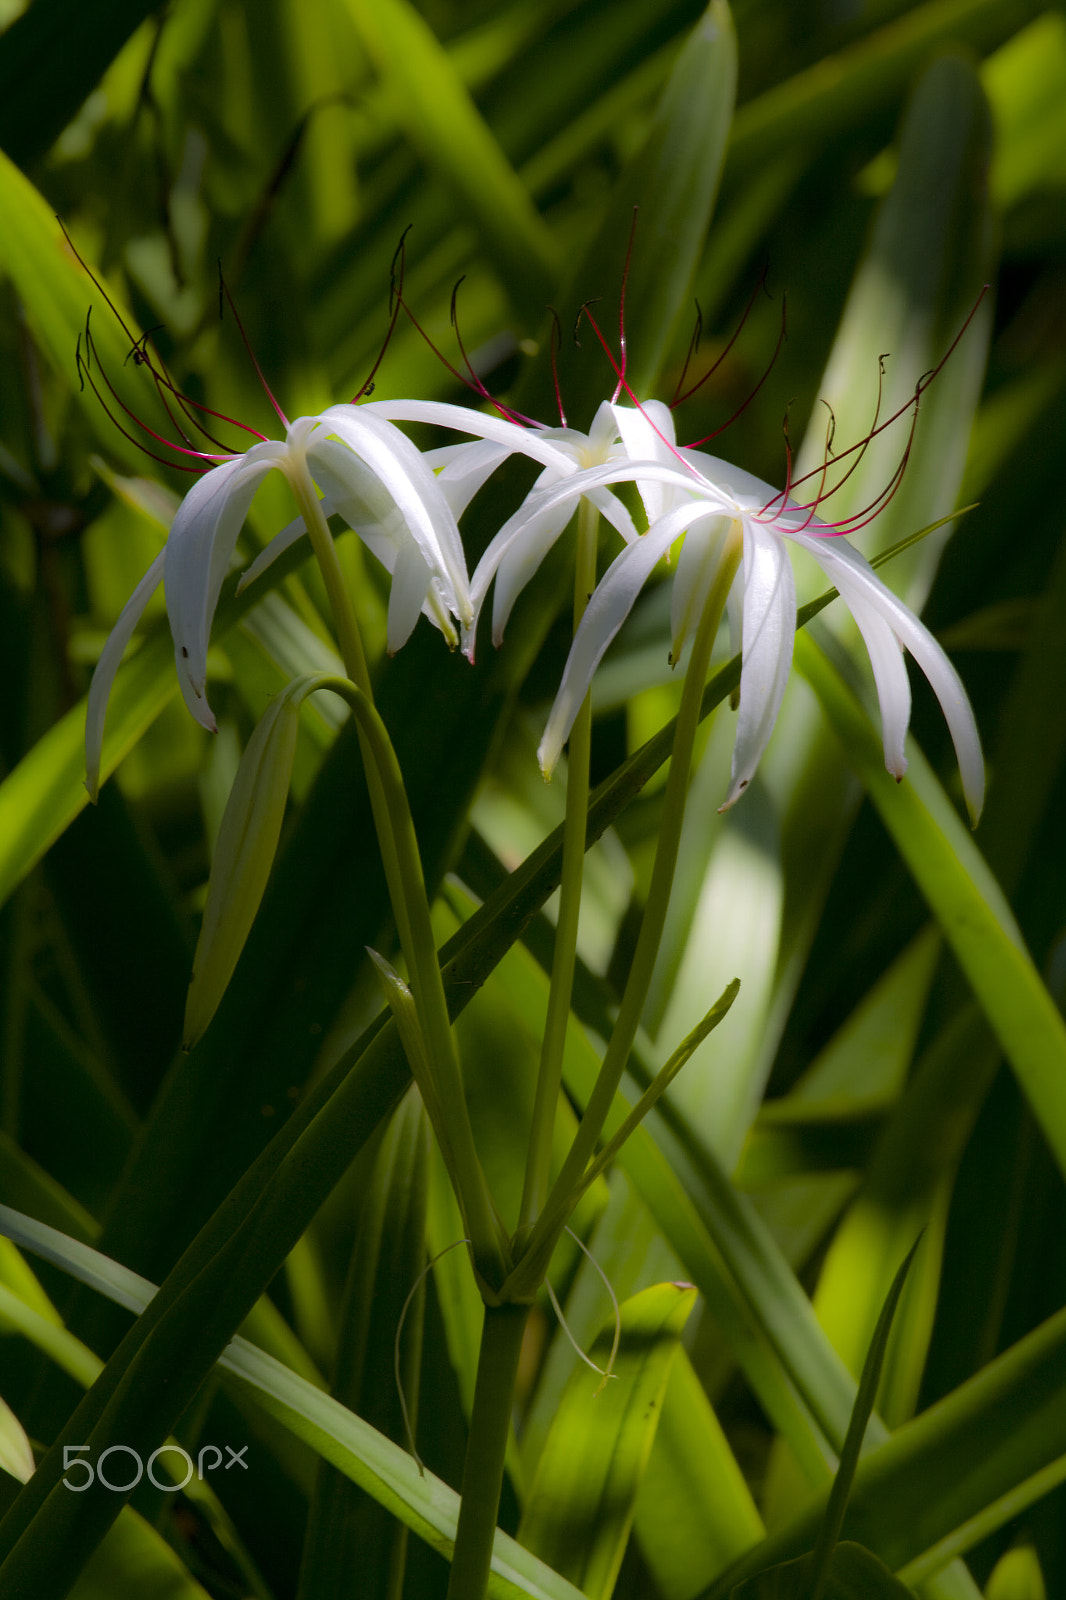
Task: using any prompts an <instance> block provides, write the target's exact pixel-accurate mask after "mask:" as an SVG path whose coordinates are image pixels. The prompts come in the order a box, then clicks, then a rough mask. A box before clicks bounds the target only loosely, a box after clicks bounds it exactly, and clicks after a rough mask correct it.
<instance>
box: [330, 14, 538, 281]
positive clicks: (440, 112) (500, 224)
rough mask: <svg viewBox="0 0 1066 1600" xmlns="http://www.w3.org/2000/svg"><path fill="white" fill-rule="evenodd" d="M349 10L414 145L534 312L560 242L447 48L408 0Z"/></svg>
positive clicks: (503, 276)
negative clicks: (491, 129) (458, 201)
mask: <svg viewBox="0 0 1066 1600" xmlns="http://www.w3.org/2000/svg"><path fill="white" fill-rule="evenodd" d="M347 9H348V11H349V13H350V15H351V18H352V21H353V23H354V24H355V27H356V28H357V29H358V31H359V34H360V36H361V38H362V40H363V42H364V44H365V45H366V48H367V50H368V51H369V53H370V55H371V57H372V58H373V59H374V61H375V62H376V64H377V67H378V70H379V72H380V73H381V75H382V77H383V79H384V80H385V82H386V84H387V85H388V88H389V90H390V98H391V100H392V104H393V109H394V111H395V114H396V117H397V119H398V121H400V122H401V124H402V125H403V126H404V127H405V128H406V131H407V133H408V135H409V136H410V138H411V140H412V143H413V144H414V145H415V146H416V148H417V149H418V150H419V151H420V152H421V154H422V157H423V159H424V160H425V161H426V162H427V163H428V164H429V165H430V167H432V168H433V169H435V171H436V172H437V173H438V174H439V175H440V177H441V178H442V179H443V180H444V182H445V183H446V184H447V185H448V187H449V188H451V189H452V190H453V192H455V193H456V194H457V196H458V197H459V199H460V200H461V202H462V204H463V206H464V207H465V209H466V211H467V213H468V214H469V216H470V218H471V219H472V220H473V221H474V223H475V224H476V226H477V227H478V229H479V230H480V232H481V234H482V237H483V239H484V242H485V245H486V248H487V249H488V251H489V252H490V254H491V255H492V256H493V257H494V258H495V261H496V265H497V270H498V271H499V273H500V276H501V278H502V279H503V281H504V282H505V283H506V284H508V285H510V286H513V287H514V289H515V290H517V293H518V296H519V298H520V300H521V301H522V302H525V306H526V307H530V306H531V307H535V308H536V309H537V310H539V308H540V306H541V305H542V304H543V302H544V298H545V296H546V295H549V294H550V293H551V292H552V289H553V287H554V283H555V277H556V272H557V267H558V262H559V259H560V257H559V251H558V247H557V246H556V243H555V241H554V239H553V238H552V236H551V234H550V232H549V231H548V228H547V225H546V224H545V223H544V222H543V221H542V220H541V218H540V216H539V215H538V213H537V211H536V209H535V207H534V205H533V202H532V201H531V199H530V197H529V192H528V190H527V189H526V188H525V185H524V184H523V183H522V181H521V179H520V178H519V177H518V175H517V174H516V173H515V171H514V169H513V168H512V167H511V166H510V164H509V162H508V161H507V158H506V157H505V156H504V154H503V152H502V150H501V149H500V147H499V145H498V144H497V142H496V140H495V138H494V136H493V134H492V132H491V131H490V129H489V128H488V126H487V125H486V123H485V122H484V121H483V120H482V118H481V115H480V113H479V112H478V110H477V108H476V107H475V105H474V103H473V101H472V100H471V98H470V95H469V93H468V91H467V89H466V87H465V85H464V84H463V82H462V80H461V79H460V77H459V75H458V73H457V72H456V69H455V66H454V64H453V62H452V60H451V57H450V56H449V55H448V52H447V51H446V50H445V49H444V48H443V47H442V46H441V45H440V43H439V42H438V41H437V39H436V37H435V35H434V34H433V32H432V31H431V29H430V27H429V25H428V23H427V22H426V21H425V20H424V19H423V17H422V16H421V15H420V13H419V12H418V11H416V10H415V8H414V6H413V5H410V4H409V3H408V0H347Z"/></svg>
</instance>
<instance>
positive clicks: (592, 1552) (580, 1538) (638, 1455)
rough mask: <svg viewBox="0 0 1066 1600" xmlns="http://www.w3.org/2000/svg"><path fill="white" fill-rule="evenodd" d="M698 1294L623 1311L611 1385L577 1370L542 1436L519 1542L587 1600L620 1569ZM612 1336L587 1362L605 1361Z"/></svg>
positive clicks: (671, 1293) (670, 1294) (649, 1299)
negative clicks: (667, 1391) (668, 1385)
mask: <svg viewBox="0 0 1066 1600" xmlns="http://www.w3.org/2000/svg"><path fill="white" fill-rule="evenodd" d="M695 1295H696V1292H695V1290H694V1289H693V1288H691V1286H682V1285H678V1284H659V1285H658V1286H657V1287H655V1288H652V1289H645V1290H644V1291H643V1292H642V1293H641V1294H638V1295H634V1297H633V1298H632V1299H631V1300H627V1301H625V1303H624V1304H623V1306H622V1340H621V1344H620V1346H619V1355H618V1359H617V1361H616V1363H615V1367H614V1374H615V1378H616V1379H617V1381H614V1380H612V1381H609V1382H607V1383H606V1384H605V1385H604V1384H602V1383H601V1385H600V1389H602V1393H601V1392H599V1390H598V1389H597V1386H596V1379H595V1377H594V1375H593V1374H592V1373H590V1372H589V1371H588V1369H587V1368H586V1367H578V1368H577V1370H576V1371H575V1372H574V1374H573V1377H572V1378H571V1380H570V1384H569V1386H568V1388H567V1391H566V1394H565V1395H564V1396H563V1401H562V1404H561V1406H560V1408H559V1411H558V1414H557V1416H556V1418H555V1422H554V1424H553V1426H552V1430H551V1432H550V1434H549V1435H548V1438H547V1441H546V1443H545V1445H544V1449H543V1451H542V1452H541V1456H540V1460H539V1462H538V1463H537V1471H536V1476H535V1478H534V1480H533V1486H532V1489H531V1490H530V1496H529V1502H528V1504H527V1506H526V1509H525V1512H524V1514H523V1517H522V1524H521V1527H520V1528H519V1534H518V1537H519V1539H520V1541H521V1542H522V1544H523V1545H525V1546H526V1548H527V1549H530V1550H533V1551H535V1552H536V1553H537V1554H538V1555H539V1556H540V1557H541V1558H542V1559H543V1560H545V1561H546V1562H548V1564H549V1565H550V1566H552V1567H553V1568H554V1569H555V1570H556V1571H557V1572H561V1573H563V1574H564V1576H566V1577H568V1578H570V1579H571V1580H572V1581H573V1583H574V1584H575V1585H578V1586H579V1587H580V1588H581V1590H582V1592H583V1593H584V1594H585V1595H587V1596H589V1597H590V1600H607V1597H608V1596H609V1595H610V1594H611V1591H612V1589H613V1587H614V1581H615V1578H616V1577H617V1576H618V1569H619V1567H620V1566H621V1564H622V1557H623V1555H624V1554H625V1548H626V1543H627V1541H628V1539H629V1530H630V1527H631V1525H632V1521H633V1513H634V1508H635V1504H636V1495H637V1490H638V1488H639V1485H640V1480H641V1478H642V1476H643V1473H644V1468H645V1466H646V1465H647V1461H648V1456H649V1454H650V1451H651V1447H652V1443H653V1441H654V1438H655V1429H656V1427H657V1425H658V1420H659V1411H660V1408H661V1406H662V1397H663V1393H664V1390H665V1388H666V1382H667V1378H668V1377H669V1374H670V1366H671V1363H672V1361H673V1357H674V1354H675V1352H676V1350H677V1346H678V1340H679V1338H680V1336H681V1331H682V1329H683V1328H684V1325H685V1322H686V1321H687V1319H688V1315H689V1312H690V1311H691V1309H692V1305H693V1302H694V1300H695ZM613 1337H614V1329H613V1327H612V1328H611V1329H610V1330H609V1331H608V1332H607V1333H605V1334H604V1335H602V1336H601V1337H600V1339H599V1340H597V1342H596V1345H595V1347H594V1350H593V1359H594V1360H595V1361H596V1363H597V1365H599V1366H600V1367H601V1368H602V1367H603V1366H604V1364H605V1363H606V1361H607V1358H608V1354H609V1351H610V1348H611V1344H612V1341H613Z"/></svg>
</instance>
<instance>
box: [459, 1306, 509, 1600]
mask: <svg viewBox="0 0 1066 1600" xmlns="http://www.w3.org/2000/svg"><path fill="white" fill-rule="evenodd" d="M528 1315H529V1308H528V1306H517V1305H501V1306H486V1307H485V1321H484V1324H483V1326H482V1329H481V1349H480V1352H479V1354H478V1363H477V1380H476V1382H475V1385H474V1409H473V1413H472V1415H471V1418H470V1437H469V1440H468V1441H467V1447H466V1461H465V1462H464V1465H463V1486H462V1503H461V1505H460V1507H459V1525H458V1527H457V1528H456V1530H455V1550H454V1553H453V1555H452V1571H451V1577H450V1579H449V1582H448V1597H447V1600H483V1596H484V1594H485V1591H486V1589H487V1588H488V1582H489V1568H490V1566H491V1563H492V1543H493V1540H494V1538H495V1536H496V1517H497V1515H498V1513H499V1509H500V1490H501V1488H502V1487H503V1468H504V1457H505V1455H506V1452H507V1436H508V1432H509V1429H510V1426H511V1405H512V1401H513V1398H514V1388H515V1379H516V1377H517V1374H518V1357H519V1354H520V1352H521V1349H522V1335H523V1333H524V1332H525V1327H526V1318H527V1316H528Z"/></svg>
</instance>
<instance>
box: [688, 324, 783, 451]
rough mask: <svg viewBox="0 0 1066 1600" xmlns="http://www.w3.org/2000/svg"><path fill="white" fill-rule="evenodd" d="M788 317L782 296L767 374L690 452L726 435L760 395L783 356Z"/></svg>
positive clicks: (708, 375) (691, 445) (695, 443)
mask: <svg viewBox="0 0 1066 1600" xmlns="http://www.w3.org/2000/svg"><path fill="white" fill-rule="evenodd" d="M744 314H745V316H747V312H745V313H744ZM787 316H788V302H787V299H786V297H785V296H784V295H782V297H781V331H780V332H779V333H778V335H777V343H776V344H775V345H774V353H773V355H772V356H771V357H770V360H769V361H768V362H767V365H766V370H765V372H764V373H763V375H762V377H761V378H760V379H759V381H758V383H757V384H756V385H755V387H754V389H753V390H752V391H751V393H750V394H749V395H748V397H747V399H746V400H744V401H742V402H741V404H740V405H739V406H738V407H737V409H736V410H735V411H734V412H733V415H732V416H731V417H729V418H728V419H727V421H725V422H723V423H722V424H721V426H720V427H717V428H712V430H711V432H710V433H708V434H705V435H704V437H703V438H702V439H697V440H696V441H695V442H694V443H693V444H690V445H688V446H687V448H688V449H689V450H699V449H700V447H701V446H702V445H705V444H709V443H710V441H711V440H712V439H717V437H718V435H719V434H720V433H724V432H725V431H726V429H727V428H731V427H732V426H733V424H734V422H735V421H736V420H737V418H738V417H739V416H742V415H743V413H744V412H745V411H746V410H747V409H748V407H749V406H750V405H751V402H752V401H753V400H754V399H755V396H756V395H757V394H758V392H759V390H760V389H761V388H762V386H763V384H764V383H765V382H766V380H767V378H768V377H769V376H770V374H771V372H772V371H773V370H774V366H775V364H776V362H777V358H778V356H779V355H780V354H781V347H782V345H783V344H784V342H785V338H786V334H787V328H786V322H787ZM739 332H740V329H739V328H738V329H737V333H739ZM736 336H737V335H736V334H734V335H733V338H734V339H735V338H736ZM728 349H729V346H728V345H727V346H726V350H728ZM725 353H726V351H723V352H722V356H724V355H725ZM721 359H722V357H719V360H721ZM716 364H717V363H716ZM713 371H714V368H713V367H712V368H711V372H713ZM710 375H711V374H710V372H708V373H707V377H710ZM700 382H701V383H702V382H703V379H701V380H700ZM696 388H697V389H698V388H699V384H697V385H696ZM694 392H695V391H694V390H692V389H690V390H689V394H692V393H694ZM683 398H684V397H683Z"/></svg>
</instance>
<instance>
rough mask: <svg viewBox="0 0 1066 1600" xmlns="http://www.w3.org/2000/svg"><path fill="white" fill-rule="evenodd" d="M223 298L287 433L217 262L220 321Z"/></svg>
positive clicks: (284, 416) (287, 420)
mask: <svg viewBox="0 0 1066 1600" xmlns="http://www.w3.org/2000/svg"><path fill="white" fill-rule="evenodd" d="M223 296H224V297H225V301H226V304H227V305H228V306H229V308H230V310H231V311H232V313H233V320H234V322H235V323H236V324H237V332H238V333H239V334H240V336H241V343H242V344H243V345H244V348H245V350H246V352H247V354H248V359H249V360H250V361H251V363H252V366H253V367H254V368H255V375H256V377H257V378H258V379H259V382H260V384H261V385H262V389H263V393H264V394H265V395H266V397H267V399H268V400H269V401H270V404H271V405H272V406H273V407H274V410H275V412H276V413H277V417H278V421H279V422H280V423H281V426H282V427H283V428H284V429H285V432H286V433H288V431H289V419H288V417H287V416H286V415H285V413H284V411H282V409H281V407H280V406H279V405H278V402H277V401H276V400H275V398H274V392H273V390H272V389H271V387H270V385H269V383H267V381H266V378H265V377H264V376H263V369H262V367H261V366H260V365H259V361H258V359H257V357H256V353H255V351H254V350H253V349H252V345H251V341H250V340H249V338H248V335H247V334H246V333H245V331H244V324H243V322H242V321H241V318H240V313H239V312H238V310H237V306H236V303H235V301H234V299H233V296H232V295H231V294H230V292H229V285H228V284H227V282H226V280H225V278H224V277H223V276H222V262H221V261H219V263H218V314H219V319H220V320H221V317H222V301H223Z"/></svg>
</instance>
